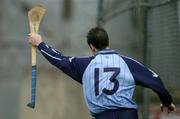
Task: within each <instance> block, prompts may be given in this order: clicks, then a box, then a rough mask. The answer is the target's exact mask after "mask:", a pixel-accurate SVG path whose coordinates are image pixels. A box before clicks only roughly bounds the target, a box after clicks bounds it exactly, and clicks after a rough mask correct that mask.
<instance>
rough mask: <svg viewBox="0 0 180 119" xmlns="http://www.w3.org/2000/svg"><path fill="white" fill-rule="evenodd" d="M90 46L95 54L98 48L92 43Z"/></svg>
mask: <svg viewBox="0 0 180 119" xmlns="http://www.w3.org/2000/svg"><path fill="white" fill-rule="evenodd" d="M89 47H90V49H91V51H92V52H93V54H95V53H96V51H97V49H96V48H95V47H94V46H93V45H92V44H90V45H89Z"/></svg>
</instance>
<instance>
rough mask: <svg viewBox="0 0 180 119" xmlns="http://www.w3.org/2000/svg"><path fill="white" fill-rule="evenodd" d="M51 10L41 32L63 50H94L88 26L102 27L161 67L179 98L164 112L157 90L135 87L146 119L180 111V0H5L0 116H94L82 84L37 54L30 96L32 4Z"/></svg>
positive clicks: (121, 47) (131, 52)
mask: <svg viewBox="0 0 180 119" xmlns="http://www.w3.org/2000/svg"><path fill="white" fill-rule="evenodd" d="M37 4H41V5H43V6H45V7H46V9H47V11H46V14H45V16H44V18H43V21H42V24H41V25H40V34H41V35H42V36H43V39H44V41H45V42H46V43H47V44H49V45H50V46H52V47H54V48H56V49H57V50H60V51H61V52H62V53H64V54H65V55H70V56H82V55H91V53H90V51H89V47H88V45H87V44H86V33H87V32H88V30H90V29H91V28H92V27H95V26H101V27H104V28H105V29H106V30H107V32H108V33H109V37H110V42H111V47H112V48H113V49H115V50H117V51H118V52H119V53H120V54H123V55H127V56H130V57H132V58H134V59H136V60H138V61H140V62H141V63H143V64H145V65H146V66H148V67H150V68H151V69H152V70H154V71H155V72H157V73H158V74H159V75H160V76H161V78H162V80H163V82H164V83H165V86H166V87H167V88H168V90H169V91H170V93H171V94H172V96H173V98H174V102H175V104H176V105H177V112H175V113H173V114H170V115H168V117H167V116H166V115H165V114H163V113H160V110H159V107H158V106H159V104H160V101H159V99H158V97H157V95H156V94H155V93H154V92H152V91H150V90H147V89H143V88H140V87H137V90H136V93H135V96H134V98H135V100H136V102H137V103H138V104H139V112H140V113H139V116H140V118H143V119H148V118H149V119H160V118H161V119H163V118H164V119H165V118H171V119H179V118H180V108H179V104H180V92H179V90H180V88H179V84H180V73H179V71H180V0H1V1H0V54H1V56H0V119H32V118H33V119H91V118H92V117H91V116H90V114H89V112H88V110H87V107H86V105H85V102H84V100H83V95H82V88H81V85H80V84H78V83H77V82H75V81H72V79H70V78H69V77H68V76H66V75H65V74H63V73H62V72H61V71H59V70H58V69H57V68H54V67H53V66H51V65H50V64H49V63H48V62H47V61H46V60H45V59H44V58H43V57H42V56H41V55H40V53H38V61H37V62H38V81H37V105H36V109H35V110H32V109H29V108H28V107H26V104H27V103H28V101H29V100H30V80H31V56H30V54H31V53H30V52H31V50H30V46H29V44H28V42H27V35H28V33H29V24H28V19H27V11H28V10H29V9H30V8H31V7H32V6H34V5H37Z"/></svg>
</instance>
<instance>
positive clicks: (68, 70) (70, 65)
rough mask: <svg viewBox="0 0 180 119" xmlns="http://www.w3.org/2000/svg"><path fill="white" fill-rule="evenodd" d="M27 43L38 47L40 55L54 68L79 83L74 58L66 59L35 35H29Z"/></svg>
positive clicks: (79, 79) (79, 78)
mask: <svg viewBox="0 0 180 119" xmlns="http://www.w3.org/2000/svg"><path fill="white" fill-rule="evenodd" d="M28 40H29V43H30V44H32V45H34V46H36V47H38V49H39V50H40V52H41V53H42V55H43V56H44V57H45V58H46V59H47V60H48V61H49V62H50V63H51V64H52V65H54V66H56V67H57V68H59V69H61V70H62V71H63V72H64V73H65V74H67V75H69V76H70V77H71V78H73V79H74V80H76V81H78V82H79V83H81V82H82V81H81V77H80V76H79V73H78V70H77V69H78V66H77V63H76V58H74V57H67V56H64V55H63V54H61V53H60V52H58V51H56V50H55V49H53V48H51V47H50V46H48V45H46V44H45V43H44V42H43V40H42V38H41V36H40V35H39V34H36V33H31V34H29V39H28Z"/></svg>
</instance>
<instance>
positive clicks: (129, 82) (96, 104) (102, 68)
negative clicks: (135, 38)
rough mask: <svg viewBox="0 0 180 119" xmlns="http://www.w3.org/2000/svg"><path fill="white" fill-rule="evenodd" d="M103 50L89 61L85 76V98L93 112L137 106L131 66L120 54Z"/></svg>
mask: <svg viewBox="0 0 180 119" xmlns="http://www.w3.org/2000/svg"><path fill="white" fill-rule="evenodd" d="M101 53H102V54H101ZM101 53H99V54H97V55H96V56H95V58H94V59H93V60H92V61H91V62H90V63H89V65H88V66H87V68H86V70H85V72H84V75H83V91H84V97H85V100H86V103H87V105H88V108H89V110H90V112H91V113H94V114H97V113H99V112H102V111H105V110H108V109H117V108H120V107H125V108H137V105H136V104H135V103H134V102H133V100H132V96H133V92H134V89H135V81H134V78H133V76H132V74H131V72H130V70H129V68H128V65H127V64H126V63H125V61H124V60H123V59H122V58H121V57H120V56H119V55H118V54H117V53H113V54H111V53H108V54H106V53H105V54H103V52H101Z"/></svg>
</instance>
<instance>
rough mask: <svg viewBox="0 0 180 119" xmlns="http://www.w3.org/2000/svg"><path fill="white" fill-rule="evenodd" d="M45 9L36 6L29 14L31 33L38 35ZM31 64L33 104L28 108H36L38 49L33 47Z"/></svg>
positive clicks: (29, 104)
mask: <svg viewBox="0 0 180 119" xmlns="http://www.w3.org/2000/svg"><path fill="white" fill-rule="evenodd" d="M45 11H46V10H45V8H43V7H42V6H35V7H33V8H31V9H30V10H29V12H28V20H29V26H30V32H31V33H38V31H39V25H40V22H41V20H42V17H43V16H44V14H45ZM31 58H32V59H31V63H32V80H31V102H30V103H28V104H27V106H28V107H30V108H34V107H35V102H36V73H37V72H36V47H34V46H31Z"/></svg>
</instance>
